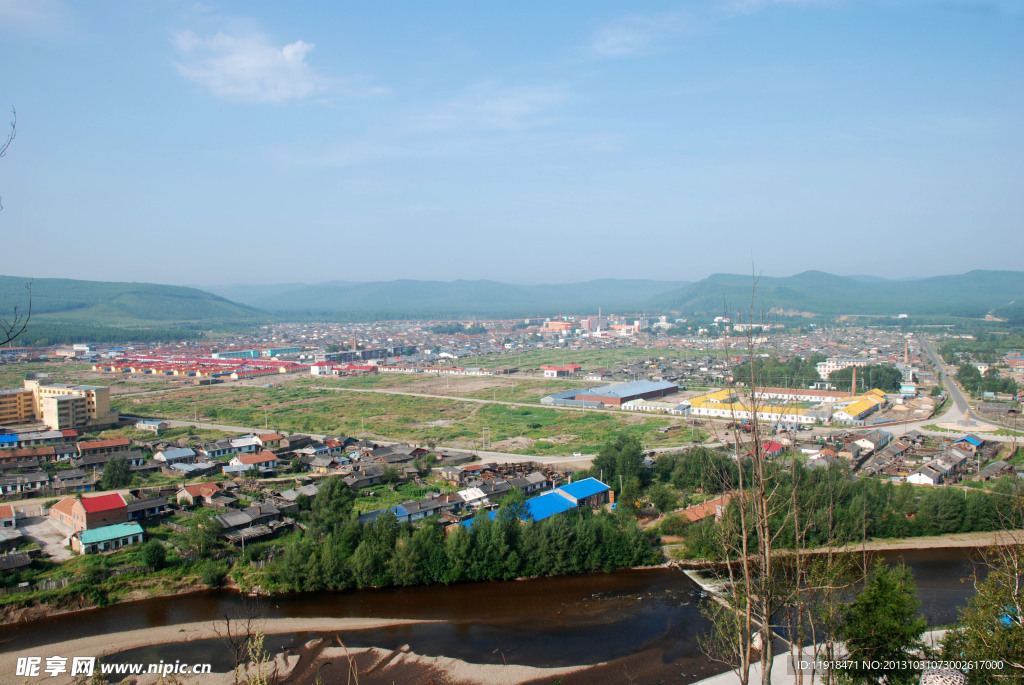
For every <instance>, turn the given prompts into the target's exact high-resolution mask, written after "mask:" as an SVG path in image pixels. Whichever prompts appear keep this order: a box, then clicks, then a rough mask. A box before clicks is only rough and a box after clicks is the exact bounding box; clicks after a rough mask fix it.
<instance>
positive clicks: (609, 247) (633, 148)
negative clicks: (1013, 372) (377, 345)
mask: <svg viewBox="0 0 1024 685" xmlns="http://www.w3.org/2000/svg"><path fill="white" fill-rule="evenodd" d="M1022 7H1024V3H1021V2H1019V1H1018V0H987V1H986V0H935V1H927V2H926V1H924V0H921V1H915V0H889V1H883V0H817V1H816V0H690V1H685V2H674V3H673V2H647V3H643V2H633V3H611V2H598V1H587V2H563V3H550V2H545V3H540V2H537V3H533V2H525V3H524V2H518V3H480V2H465V3H459V2H439V3H424V2H395V3H336V2H291V3H282V2H219V3H203V4H201V3H193V2H176V1H174V0H152V1H147V2H137V1H118V0H108V1H105V2H84V1H83V2H63V1H62V0H0V63H2V64H3V65H4V67H3V71H2V73H3V78H2V79H0V111H6V110H7V108H9V107H10V106H14V107H16V108H17V137H16V138H15V140H14V141H13V143H12V145H11V147H10V149H9V151H8V154H7V156H6V157H4V158H3V159H0V197H2V201H3V205H4V209H3V211H2V212H0V235H2V236H3V239H2V244H3V248H2V252H3V253H4V256H5V257H7V258H6V259H4V266H3V267H2V269H0V272H2V273H4V274H7V275H19V276H33V277H36V278H42V277H67V278H83V279H89V280H135V281H150V282H158V283H175V284H211V285H212V284H223V283H275V282H295V281H304V282H319V281H327V280H351V281H364V280H390V279H395V278H421V279H432V280H454V279H457V278H467V279H477V278H491V279H495V280H501V281H507V282H515V283H541V282H549V283H551V282H571V281H580V280H588V279H591V278H595V277H606V276H614V277H623V278H657V279H671V280H697V279H700V278H703V277H705V276H707V275H708V274H711V273H716V272H732V273H749V272H750V270H751V263H752V262H753V263H754V264H755V265H756V269H757V270H758V271H759V272H761V273H764V274H765V275H775V276H785V275H790V274H793V273H798V272H800V271H804V270H807V269H820V270H824V271H830V272H833V273H839V274H875V275H880V276H888V277H902V276H928V275H935V274H948V273H962V272H965V271H968V270H971V269H976V268H991V269H1011V270H1021V269H1022V262H1021V256H1022V255H1024V238H1022V230H1021V229H1022V228H1024V192H1022V180H1021V179H1022V178H1024V11H1022ZM12 258H13V259H12Z"/></svg>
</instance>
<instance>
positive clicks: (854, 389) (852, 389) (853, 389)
mask: <svg viewBox="0 0 1024 685" xmlns="http://www.w3.org/2000/svg"><path fill="white" fill-rule="evenodd" d="M850 394H851V395H856V394H857V367H856V366H855V367H853V381H852V382H851V383H850Z"/></svg>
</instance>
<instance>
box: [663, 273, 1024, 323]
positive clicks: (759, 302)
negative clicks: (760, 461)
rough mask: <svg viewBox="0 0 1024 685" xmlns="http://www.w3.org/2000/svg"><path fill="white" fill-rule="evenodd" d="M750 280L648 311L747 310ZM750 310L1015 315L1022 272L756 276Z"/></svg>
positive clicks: (718, 282)
mask: <svg viewBox="0 0 1024 685" xmlns="http://www.w3.org/2000/svg"><path fill="white" fill-rule="evenodd" d="M752 283H753V280H752V278H751V277H750V276H737V275H732V274H715V275H713V276H710V277H708V278H706V279H704V280H703V281H700V282H698V283H693V284H691V285H688V286H685V287H683V288H680V289H679V290H676V291H674V292H672V293H668V294H666V295H663V296H659V297H656V298H654V299H653V300H652V301H651V302H650V303H649V304H648V307H649V308H650V309H651V310H652V311H654V310H657V309H668V310H671V311H676V312H680V313H682V314H697V313H699V314H709V315H711V314H713V315H718V314H722V313H723V312H737V311H748V310H749V309H750V303H751V288H752ZM753 292H754V301H755V311H762V310H763V311H767V310H769V309H773V308H774V309H781V310H786V311H797V312H808V313H813V314H818V315H824V316H831V315H837V314H872V315H880V316H895V315H897V314H901V313H905V314H912V315H920V316H941V315H948V316H957V317H971V318H982V317H984V316H986V315H987V314H993V315H997V316H998V315H999V313H1000V312H1005V313H1007V314H1009V315H1011V316H1014V315H1017V316H1019V313H1020V307H1019V306H1018V305H1017V304H1016V303H1019V302H1024V272H1018V271H971V272H969V273H966V274H961V275H958V276H936V277H933V278H923V279H919V280H914V281H877V282H864V281H863V280H859V279H854V278H848V277H845V276H835V275H833V274H827V273H823V272H821V271H806V272H804V273H801V274H797V275H795V276H790V277H786V278H774V277H761V278H759V279H758V280H757V285H756V288H754V289H753Z"/></svg>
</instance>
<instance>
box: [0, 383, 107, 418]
mask: <svg viewBox="0 0 1024 685" xmlns="http://www.w3.org/2000/svg"><path fill="white" fill-rule="evenodd" d="M117 418H118V416H117V412H115V411H111V409H110V388H108V387H105V386H97V385H64V384H61V383H52V384H48V383H44V382H41V381H39V380H35V379H31V380H26V381H25V388H24V389H23V390H2V391H0V425H19V424H25V423H32V422H38V421H41V422H42V423H45V424H46V425H47V426H49V427H50V428H51V429H53V430H65V429H68V428H82V427H86V426H106V425H110V424H113V423H116V422H117Z"/></svg>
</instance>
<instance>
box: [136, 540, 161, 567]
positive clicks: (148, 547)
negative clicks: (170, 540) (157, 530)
mask: <svg viewBox="0 0 1024 685" xmlns="http://www.w3.org/2000/svg"><path fill="white" fill-rule="evenodd" d="M166 562H167V549H166V548H165V547H164V546H163V545H162V544H160V541H159V540H150V541H149V542H147V543H146V544H144V545H143V546H142V563H144V564H145V565H146V566H151V567H153V569H154V570H157V569H161V568H163V567H164V564H165V563H166Z"/></svg>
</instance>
